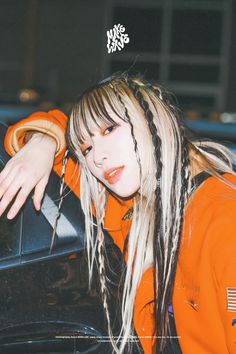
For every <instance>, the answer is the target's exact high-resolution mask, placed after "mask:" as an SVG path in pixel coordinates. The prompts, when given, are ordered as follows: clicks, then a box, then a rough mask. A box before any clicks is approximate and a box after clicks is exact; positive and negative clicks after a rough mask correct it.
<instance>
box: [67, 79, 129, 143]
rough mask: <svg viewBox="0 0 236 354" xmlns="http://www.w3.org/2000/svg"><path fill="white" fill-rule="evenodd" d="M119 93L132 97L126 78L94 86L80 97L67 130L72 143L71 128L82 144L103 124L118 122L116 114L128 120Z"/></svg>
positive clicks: (73, 109)
mask: <svg viewBox="0 0 236 354" xmlns="http://www.w3.org/2000/svg"><path fill="white" fill-rule="evenodd" d="M119 95H122V96H123V95H125V96H128V97H131V96H132V93H131V91H130V89H129V87H128V85H127V83H126V82H125V81H124V79H118V78H115V79H111V80H110V81H107V82H104V83H101V84H98V85H96V86H94V87H93V88H92V89H89V90H87V91H85V92H84V93H83V94H82V95H81V96H80V97H79V99H78V101H77V103H76V104H75V105H74V106H73V108H72V112H71V116H70V122H69V127H68V132H67V133H68V135H69V141H70V142H72V145H74V144H73V141H72V139H71V134H70V131H71V129H73V131H74V133H75V135H76V137H77V139H78V142H79V144H82V143H83V142H84V141H85V140H86V137H88V136H91V135H92V134H93V131H94V130H95V129H97V128H98V127H100V126H101V125H102V124H105V125H109V124H115V123H117V122H116V120H115V119H114V116H116V117H118V118H120V119H122V120H124V121H127V118H126V115H125V110H124V106H123V105H122V104H121V102H120V100H119Z"/></svg>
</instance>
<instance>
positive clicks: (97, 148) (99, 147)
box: [93, 141, 108, 167]
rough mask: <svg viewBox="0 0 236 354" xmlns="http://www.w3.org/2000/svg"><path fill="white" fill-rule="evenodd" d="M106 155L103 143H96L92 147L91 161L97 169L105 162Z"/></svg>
mask: <svg viewBox="0 0 236 354" xmlns="http://www.w3.org/2000/svg"><path fill="white" fill-rule="evenodd" d="M107 157H108V154H107V153H106V147H105V145H104V142H101V141H100V142H99V141H96V142H94V145H93V161H94V164H95V165H96V166H97V167H101V166H102V165H103V163H104V162H105V161H106V160H107Z"/></svg>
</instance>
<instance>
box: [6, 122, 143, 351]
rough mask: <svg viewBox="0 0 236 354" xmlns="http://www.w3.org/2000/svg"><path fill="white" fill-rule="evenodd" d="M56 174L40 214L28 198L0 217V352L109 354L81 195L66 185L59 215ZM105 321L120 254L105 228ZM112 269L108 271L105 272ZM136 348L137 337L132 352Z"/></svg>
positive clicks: (113, 304)
mask: <svg viewBox="0 0 236 354" xmlns="http://www.w3.org/2000/svg"><path fill="white" fill-rule="evenodd" d="M6 129H7V127H6V126H5V125H4V124H3V123H1V124H0V170H2V169H3V167H4V165H5V164H6V162H7V161H8V159H9V156H8V155H7V154H6V152H5V150H4V146H3V141H4V135H5V133H6ZM59 189H60V180H59V177H58V176H57V175H56V174H55V173H54V172H52V174H51V176H50V180H49V183H48V186H47V189H46V193H45V196H44V199H43V203H42V207H41V212H36V211H35V209H34V207H33V204H32V198H30V197H29V198H28V200H27V202H26V204H25V205H24V207H23V208H22V210H21V211H20V213H19V214H18V216H17V217H16V218H15V219H14V220H8V219H7V218H6V213H4V215H3V216H2V217H1V218H0V353H1V354H5V353H17V354H19V353H21V354H26V353H30V354H33V353H34V354H35V353H37V354H46V353H51V354H52V353H54V354H55V353H66V354H72V353H73V354H75V353H80V354H82V353H83V354H87V353H96V354H99V353H100V354H105V353H111V352H112V349H111V344H110V343H109V340H108V338H107V330H106V322H105V319H104V311H103V306H102V303H101V299H100V289H99V283H98V280H97V279H98V276H97V270H96V267H95V276H94V278H93V281H92V286H91V289H89V287H88V267H87V258H86V251H85V237H84V235H85V228H84V215H83V212H82V209H81V204H80V200H79V199H78V198H77V197H76V196H75V195H74V193H73V192H72V191H71V190H69V189H67V190H66V194H67V196H66V198H64V201H63V203H62V209H61V212H62V213H61V217H60V218H59V220H58V225H57V233H56V242H55V244H54V246H53V248H52V250H51V249H50V246H51V239H52V231H53V228H54V223H55V219H56V216H57V212H58V196H59ZM105 240H106V241H105V242H106V250H107V276H108V281H109V284H110V289H111V301H110V308H111V313H112V315H111V318H112V322H113V330H114V333H115V334H116V335H117V334H118V333H119V329H120V326H121V320H120V316H119V313H118V311H117V308H118V305H117V303H118V284H119V279H120V273H121V271H122V269H123V258H122V255H121V252H120V251H119V249H118V248H117V247H116V246H115V244H114V243H113V241H112V240H111V237H110V236H109V234H108V233H107V232H105ZM110 269H112V271H111V270H110ZM136 351H137V352H139V353H141V352H142V350H141V349H140V346H139V343H138V341H137V342H136V343H135V344H134V353H136Z"/></svg>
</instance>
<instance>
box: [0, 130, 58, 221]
mask: <svg viewBox="0 0 236 354" xmlns="http://www.w3.org/2000/svg"><path fill="white" fill-rule="evenodd" d="M56 148H57V142H56V140H55V139H54V138H52V137H51V136H49V135H46V134H42V133H35V134H34V135H33V136H32V137H31V139H30V140H29V141H28V143H27V144H26V145H25V146H24V147H22V149H21V150H20V151H19V152H18V153H16V154H15V155H14V156H13V157H12V158H11V159H10V160H9V161H8V163H7V164H6V166H5V168H4V169H3V171H2V172H1V173H0V200H1V202H0V216H1V215H2V213H3V212H4V211H5V210H6V208H7V207H8V206H9V204H10V203H11V201H12V200H13V199H14V198H15V201H14V203H13V205H12V206H11V208H10V210H9V211H8V214H7V217H8V218H9V219H12V218H14V217H15V216H16V214H17V213H18V211H19V210H20V208H21V207H22V206H23V204H24V203H25V200H26V198H27V197H28V195H29V194H30V192H31V191H32V190H33V189H34V196H33V203H34V206H35V208H36V210H39V209H40V204H41V200H42V198H43V194H44V191H45V188H46V185H47V182H48V178H49V175H50V173H51V170H52V167H53V162H54V157H55V153H56Z"/></svg>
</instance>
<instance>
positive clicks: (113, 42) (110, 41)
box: [107, 23, 129, 54]
mask: <svg viewBox="0 0 236 354" xmlns="http://www.w3.org/2000/svg"><path fill="white" fill-rule="evenodd" d="M126 43H129V36H128V34H127V33H125V27H124V26H122V25H121V24H120V23H119V24H118V25H114V27H113V28H112V29H110V30H109V31H107V51H108V54H110V53H113V52H115V51H116V50H117V49H118V50H119V51H120V50H121V49H123V48H124V46H125V44H126Z"/></svg>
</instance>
